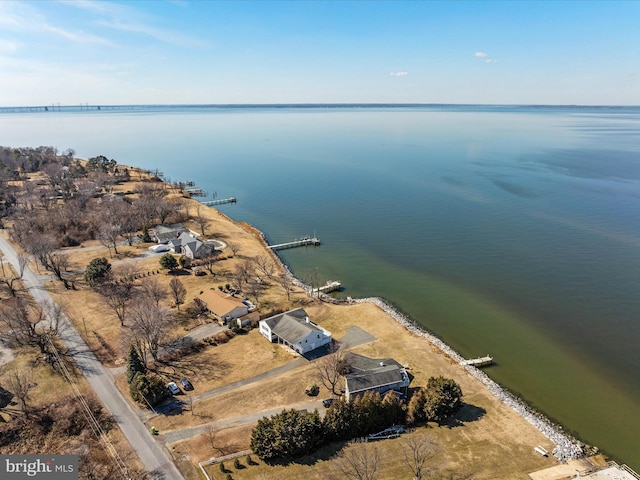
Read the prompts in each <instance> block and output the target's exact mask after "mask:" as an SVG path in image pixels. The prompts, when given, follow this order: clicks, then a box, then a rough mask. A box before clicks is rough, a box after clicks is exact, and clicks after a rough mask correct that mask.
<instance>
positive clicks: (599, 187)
mask: <svg viewBox="0 0 640 480" xmlns="http://www.w3.org/2000/svg"><path fill="white" fill-rule="evenodd" d="M0 144H2V145H7V146H38V145H54V146H56V147H58V148H59V150H64V149H66V148H69V147H71V148H74V149H75V150H76V151H77V154H78V156H81V157H85V158H87V157H91V156H95V155H105V156H107V157H109V158H114V159H116V160H117V161H118V162H119V163H124V164H130V165H136V166H140V167H144V168H149V169H156V168H157V169H160V170H161V171H162V172H164V174H165V176H166V177H168V178H170V179H172V180H195V181H196V183H197V185H198V186H200V187H203V188H204V189H205V190H208V191H209V192H214V191H215V192H217V194H218V197H223V196H229V195H233V196H236V197H237V198H238V203H237V204H236V205H228V206H224V207H221V210H222V211H224V212H225V213H227V214H228V215H230V216H231V217H233V218H235V219H239V220H243V221H247V222H249V223H252V224H253V225H255V226H256V227H258V228H259V229H261V230H263V231H264V232H265V233H266V234H267V237H268V238H269V239H270V241H272V242H282V241H289V240H292V239H294V238H295V237H299V236H301V235H305V234H313V233H314V231H315V232H316V233H317V235H318V237H320V239H321V240H322V242H323V244H322V246H321V247H319V248H309V249H298V250H289V251H285V252H283V253H282V255H283V256H284V259H285V261H286V262H287V263H288V264H289V265H291V267H292V268H293V270H294V272H295V273H296V274H297V275H298V276H299V277H301V278H303V279H304V278H306V277H309V276H311V275H315V276H318V277H319V278H320V279H321V280H322V281H324V280H328V279H337V280H340V281H341V282H343V284H344V285H345V287H346V290H345V291H344V292H343V295H350V296H354V297H361V296H374V295H377V296H382V297H384V298H386V299H388V300H389V301H391V302H392V303H394V304H396V305H397V306H398V307H399V308H400V309H401V310H402V311H404V312H405V313H407V314H408V315H410V316H411V317H412V318H414V319H415V320H416V321H417V322H418V323H420V324H422V325H424V326H425V327H426V328H427V329H429V330H430V331H432V332H433V333H435V334H436V335H438V336H439V337H441V338H442V339H443V340H445V341H446V342H447V343H448V344H450V345H451V346H452V347H454V348H455V349H457V350H458V351H459V352H460V353H461V354H462V355H463V356H466V357H475V356H478V355H484V354H487V353H489V354H491V355H493V356H494V357H495V359H496V362H497V364H496V365H495V366H493V367H491V368H490V369H489V370H488V371H487V373H488V374H489V375H490V376H491V377H492V378H493V379H494V380H496V381H497V382H499V383H501V384H502V385H504V386H506V387H507V388H509V389H510V390H511V391H513V392H514V393H516V394H517V395H520V396H521V397H523V398H524V399H525V400H526V401H527V402H528V403H530V404H531V405H533V406H534V407H535V408H537V409H539V410H541V411H543V412H544V413H546V414H547V415H548V416H549V417H550V418H552V419H553V420H556V421H558V422H560V423H561V424H562V425H564V426H565V427H566V429H567V430H569V431H571V432H573V433H575V434H576V435H577V436H578V437H579V438H580V439H582V440H584V441H586V442H588V443H591V444H595V445H597V446H599V447H600V448H602V449H603V450H605V451H606V452H607V453H609V454H611V455H613V456H614V457H615V458H617V459H620V460H622V461H624V462H627V463H628V464H629V465H630V466H632V467H634V468H635V469H640V348H639V343H640V109H638V108H563V109H561V108H534V107H524V108H517V107H444V106H442V107H412V108H400V107H395V108H383V107H377V108H373V107H372V108H285V107H280V108H275V107H271V108H268V107H264V108H201V109H195V108H182V109H181V108H174V109H166V110H163V109H149V110H142V109H139V110H130V111H108V112H105V111H101V112H66V113H65V112H47V113H44V112H42V113H5V114H1V115H0ZM425 348H426V347H425Z"/></svg>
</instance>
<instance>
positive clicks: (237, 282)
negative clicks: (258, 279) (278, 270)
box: [231, 260, 253, 290]
mask: <svg viewBox="0 0 640 480" xmlns="http://www.w3.org/2000/svg"><path fill="white" fill-rule="evenodd" d="M252 268H253V267H252V265H251V262H250V261H248V260H246V261H244V262H242V263H240V264H238V265H236V268H235V269H234V270H233V274H232V275H231V283H232V284H233V288H235V289H237V290H242V288H243V287H244V285H245V284H246V283H248V282H249V277H250V276H251V270H252Z"/></svg>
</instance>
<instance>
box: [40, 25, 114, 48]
mask: <svg viewBox="0 0 640 480" xmlns="http://www.w3.org/2000/svg"><path fill="white" fill-rule="evenodd" d="M42 28H43V29H44V30H46V31H48V32H52V33H55V34H57V35H60V36H61V37H64V38H66V39H68V40H71V41H74V42H80V43H98V44H100V45H106V46H109V47H112V46H114V44H113V43H112V42H110V41H109V40H107V39H106V38H102V37H98V36H97V35H92V34H90V33H83V32H70V31H68V30H65V29H63V28H58V27H53V26H51V25H47V24H46V23H45V24H44V25H43V26H42Z"/></svg>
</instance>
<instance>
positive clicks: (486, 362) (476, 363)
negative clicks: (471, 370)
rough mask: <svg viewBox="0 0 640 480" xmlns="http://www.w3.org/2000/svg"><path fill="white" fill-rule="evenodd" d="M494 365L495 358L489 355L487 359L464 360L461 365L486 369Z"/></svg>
mask: <svg viewBox="0 0 640 480" xmlns="http://www.w3.org/2000/svg"><path fill="white" fill-rule="evenodd" d="M491 364H493V357H491V356H489V355H487V356H486V357H478V358H472V359H470V360H463V361H462V362H460V365H471V366H472V367H485V366H487V365H491Z"/></svg>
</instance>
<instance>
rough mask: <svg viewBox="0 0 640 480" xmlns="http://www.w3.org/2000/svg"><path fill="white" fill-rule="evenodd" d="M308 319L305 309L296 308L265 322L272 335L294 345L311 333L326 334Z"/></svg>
mask: <svg viewBox="0 0 640 480" xmlns="http://www.w3.org/2000/svg"><path fill="white" fill-rule="evenodd" d="M308 318H309V316H308V315H307V312H305V311H304V308H296V309H295V310H290V311H288V312H284V313H281V314H280V315H275V316H273V317H270V318H267V319H266V320H264V322H265V323H266V324H267V325H269V328H270V329H271V332H272V333H274V334H276V335H277V336H278V337H280V338H282V339H283V340H285V341H286V342H287V343H290V344H292V345H293V344H295V343H297V342H298V341H300V340H301V339H303V338H304V337H306V336H307V335H309V333H311V332H321V333H324V331H323V330H321V329H320V328H318V327H317V326H316V325H314V324H312V323H308V322H307V319H308Z"/></svg>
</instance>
